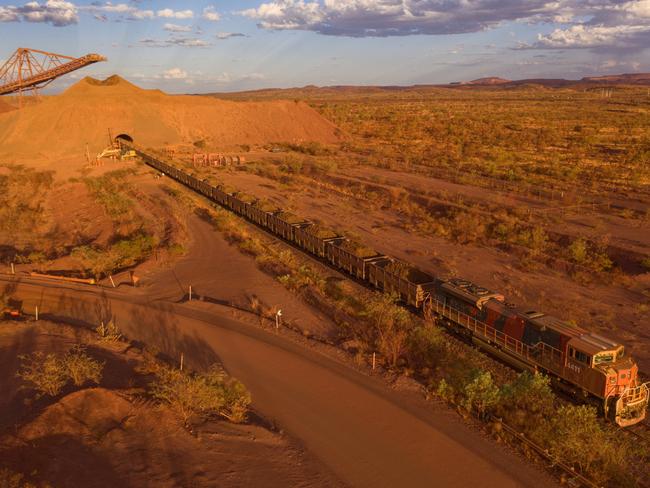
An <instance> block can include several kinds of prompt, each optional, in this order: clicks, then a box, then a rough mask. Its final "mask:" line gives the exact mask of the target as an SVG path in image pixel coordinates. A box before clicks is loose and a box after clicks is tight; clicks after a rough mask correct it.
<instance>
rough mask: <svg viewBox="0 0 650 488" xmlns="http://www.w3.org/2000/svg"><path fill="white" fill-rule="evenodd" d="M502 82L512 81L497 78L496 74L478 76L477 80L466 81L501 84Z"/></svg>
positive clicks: (474, 83) (480, 83)
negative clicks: (483, 76)
mask: <svg viewBox="0 0 650 488" xmlns="http://www.w3.org/2000/svg"><path fill="white" fill-rule="evenodd" d="M504 83H512V81H511V80H506V79H505V78H499V77H498V76H488V77H486V78H479V79H478V80H472V81H468V82H467V83H466V84H467V85H503V84H504Z"/></svg>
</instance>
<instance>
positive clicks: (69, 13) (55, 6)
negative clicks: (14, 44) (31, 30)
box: [0, 0, 79, 27]
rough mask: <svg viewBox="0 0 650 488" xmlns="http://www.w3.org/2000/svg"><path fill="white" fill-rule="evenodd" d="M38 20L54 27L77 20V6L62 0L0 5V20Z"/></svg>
mask: <svg viewBox="0 0 650 488" xmlns="http://www.w3.org/2000/svg"><path fill="white" fill-rule="evenodd" d="M20 21H25V22H38V23H45V24H51V25H54V26H56V27H64V26H66V25H71V24H76V23H78V22H79V16H78V15H77V7H76V5H75V4H73V3H71V2H66V1H63V0H47V1H46V2H44V3H39V2H37V1H31V2H27V3H25V4H24V5H23V6H22V7H16V6H13V5H8V6H5V7H3V6H0V22H20Z"/></svg>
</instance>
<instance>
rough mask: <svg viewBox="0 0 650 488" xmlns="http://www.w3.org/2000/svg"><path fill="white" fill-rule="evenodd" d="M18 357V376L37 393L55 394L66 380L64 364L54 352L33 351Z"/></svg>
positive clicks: (66, 374)
mask: <svg viewBox="0 0 650 488" xmlns="http://www.w3.org/2000/svg"><path fill="white" fill-rule="evenodd" d="M20 359H21V360H22V362H21V367H20V371H19V372H18V377H19V378H21V379H22V380H23V381H26V382H27V383H30V384H31V387H32V388H33V389H34V390H36V391H37V392H38V393H39V395H49V396H56V395H58V394H59V393H60V392H61V389H63V387H64V386H65V384H66V383H67V382H68V373H67V370H66V367H65V364H64V363H63V361H62V360H61V358H59V357H57V355H56V354H43V353H42V352H35V353H33V354H31V355H26V356H20Z"/></svg>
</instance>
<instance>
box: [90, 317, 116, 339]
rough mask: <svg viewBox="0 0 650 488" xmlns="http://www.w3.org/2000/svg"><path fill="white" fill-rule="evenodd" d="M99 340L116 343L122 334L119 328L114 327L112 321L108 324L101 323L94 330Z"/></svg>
mask: <svg viewBox="0 0 650 488" xmlns="http://www.w3.org/2000/svg"><path fill="white" fill-rule="evenodd" d="M95 332H97V335H99V339H100V340H101V341H105V342H117V341H119V340H120V339H122V332H121V331H120V329H119V327H118V326H117V325H115V322H114V321H113V320H110V321H109V322H108V324H104V322H103V321H102V323H101V324H99V326H98V327H97V328H96V329H95Z"/></svg>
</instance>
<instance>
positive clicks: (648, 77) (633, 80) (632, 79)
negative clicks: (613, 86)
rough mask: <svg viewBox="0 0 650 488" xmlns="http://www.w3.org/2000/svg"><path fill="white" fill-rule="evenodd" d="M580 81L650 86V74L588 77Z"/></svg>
mask: <svg viewBox="0 0 650 488" xmlns="http://www.w3.org/2000/svg"><path fill="white" fill-rule="evenodd" d="M582 81H592V82H599V83H602V82H604V83H625V84H630V85H650V73H626V74H622V75H605V76H588V77H585V78H583V79H582Z"/></svg>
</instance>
